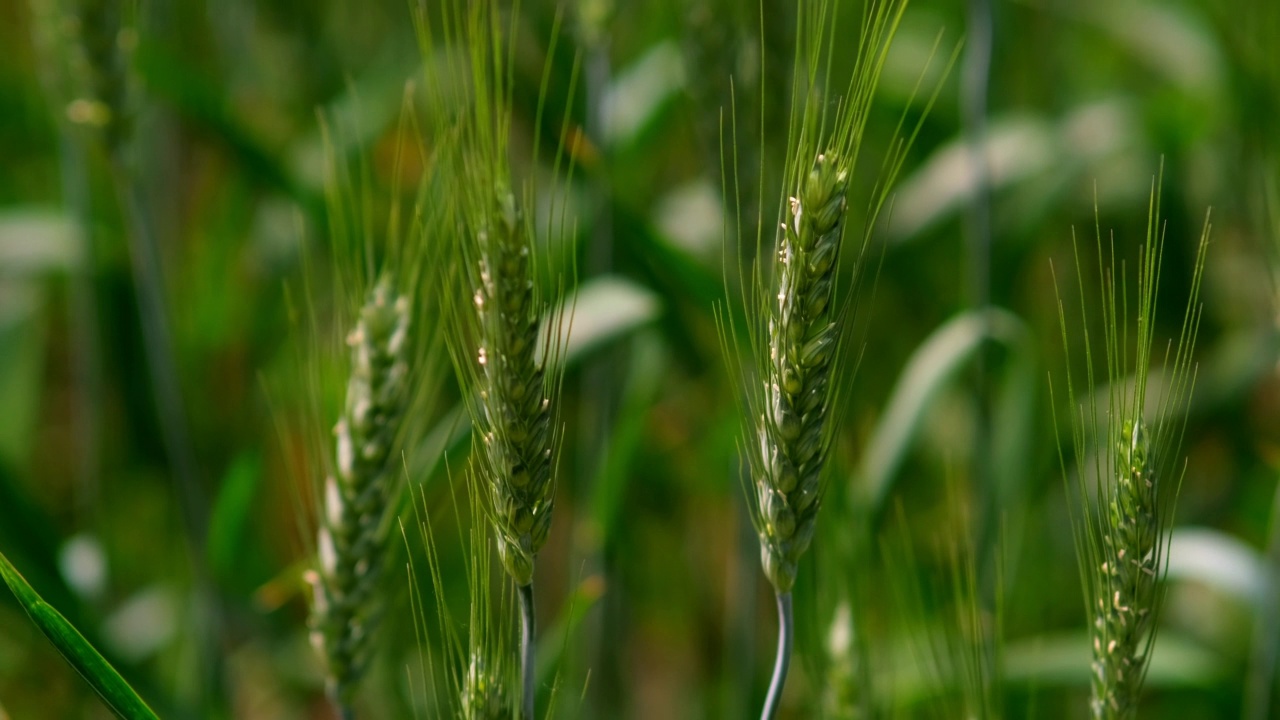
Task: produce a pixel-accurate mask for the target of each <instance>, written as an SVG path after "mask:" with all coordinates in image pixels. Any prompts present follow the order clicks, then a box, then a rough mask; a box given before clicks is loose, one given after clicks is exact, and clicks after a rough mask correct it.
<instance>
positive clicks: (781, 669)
mask: <svg viewBox="0 0 1280 720" xmlns="http://www.w3.org/2000/svg"><path fill="white" fill-rule="evenodd" d="M775 597H776V598H777V601H778V654H777V656H776V657H775V658H774V660H773V678H772V679H771V680H770V681H769V692H768V693H767V694H766V695H765V698H764V710H762V711H761V713H760V720H773V718H774V716H775V715H777V713H778V704H779V703H780V702H781V701H782V688H783V686H784V685H786V683H787V670H788V669H789V668H790V667H791V645H792V636H793V635H794V634H795V614H794V613H793V612H792V609H791V593H790V592H780V593H777V594H776V595H775Z"/></svg>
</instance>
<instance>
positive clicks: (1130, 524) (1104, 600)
mask: <svg viewBox="0 0 1280 720" xmlns="http://www.w3.org/2000/svg"><path fill="white" fill-rule="evenodd" d="M1151 453H1152V448H1151V447H1150V445H1149V443H1148V439H1147V433H1146V430H1145V429H1144V428H1143V425H1142V422H1141V421H1139V420H1133V421H1125V422H1124V424H1123V426H1122V427H1121V430H1120V437H1118V438H1117V440H1116V455H1115V473H1116V485H1115V488H1114V491H1113V492H1112V493H1111V494H1110V499H1109V502H1108V507H1107V512H1106V515H1105V516H1104V517H1105V523H1106V524H1105V526H1104V531H1103V536H1102V546H1101V548H1100V550H1101V552H1102V555H1103V557H1104V558H1105V559H1104V561H1103V562H1102V563H1101V564H1100V565H1099V566H1098V580H1097V583H1098V584H1097V588H1098V592H1097V594H1096V598H1095V599H1096V602H1097V612H1096V613H1095V614H1094V626H1093V676H1092V682H1093V703H1092V709H1093V715H1094V717H1096V718H1112V717H1129V716H1130V715H1131V714H1132V713H1133V712H1134V710H1136V708H1137V700H1138V695H1139V691H1140V690H1141V687H1142V679H1143V675H1144V672H1143V670H1144V666H1145V665H1146V660H1147V657H1146V650H1147V643H1146V638H1147V637H1148V632H1149V627H1150V625H1151V620H1152V618H1153V616H1154V610H1155V608H1156V605H1157V598H1156V580H1157V579H1158V577H1159V572H1160V567H1158V565H1157V561H1158V560H1159V558H1160V552H1159V548H1157V547H1156V543H1157V542H1159V539H1160V527H1161V524H1160V520H1159V515H1158V513H1159V508H1158V506H1157V504H1156V490H1157V488H1156V486H1157V482H1158V480H1157V476H1156V469H1155V466H1156V463H1155V458H1154V457H1152V454H1151Z"/></svg>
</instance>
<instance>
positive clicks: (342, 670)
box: [310, 279, 411, 707]
mask: <svg viewBox="0 0 1280 720" xmlns="http://www.w3.org/2000/svg"><path fill="white" fill-rule="evenodd" d="M409 330H410V315H409V299H408V298H407V297H406V296H404V295H400V294H398V293H397V292H396V290H395V289H394V288H393V287H392V285H391V283H390V282H389V281H388V280H386V279H383V280H381V281H379V282H378V283H377V284H376V285H375V286H374V287H373V289H372V290H371V291H370V293H369V296H368V299H367V300H366V302H365V304H364V306H363V307H362V308H361V310H360V315H359V319H358V320H357V322H356V325H355V328H354V329H353V330H352V331H351V334H350V335H348V337H347V345H348V346H349V347H350V349H351V373H350V378H349V380H348V384H347V394H346V405H345V408H344V410H343V413H342V417H341V419H340V420H338V423H337V425H336V426H335V427H334V431H333V432H334V436H335V439H336V443H335V448H336V449H335V455H336V465H337V472H336V473H334V474H333V475H331V476H330V477H328V478H327V479H326V480H325V483H324V499H323V514H322V517H321V522H320V530H319V533H318V536H317V547H318V556H319V557H318V563H317V567H316V569H315V572H314V573H312V575H311V576H310V577H311V580H312V585H313V590H314V600H315V602H314V606H313V610H312V620H311V625H312V633H311V639H312V643H313V644H314V645H315V646H316V648H317V650H318V651H319V652H320V654H321V656H322V658H323V659H324V663H325V670H326V676H327V681H328V687H329V692H330V694H331V696H332V697H333V698H334V699H335V701H336V702H337V703H338V704H339V705H340V706H343V707H347V706H349V705H350V703H351V700H352V698H353V695H354V693H355V690H356V688H357V685H358V683H359V681H360V679H361V677H362V675H363V674H364V671H365V669H366V668H367V667H368V663H369V659H370V656H371V652H370V649H371V647H372V645H371V642H370V638H371V636H372V635H373V633H374V632H375V630H376V628H377V625H378V620H379V615H380V611H381V603H380V599H381V598H380V593H379V580H380V578H381V575H382V571H383V565H384V562H383V560H384V549H385V546H386V540H387V534H388V529H389V522H388V518H389V516H390V514H391V513H390V509H391V507H392V506H393V502H392V500H393V498H392V495H391V493H392V489H393V487H395V483H394V482H393V479H394V478H395V477H396V475H395V472H396V470H395V468H396V463H395V462H394V461H393V455H392V450H393V448H394V447H395V441H396V436H397V434H398V432H399V428H400V421H401V418H402V416H403V413H404V410H405V407H406V403H407V401H408V398H409V396H410V388H409V381H410V373H411V368H410V366H409V358H410V353H409V342H408V339H409Z"/></svg>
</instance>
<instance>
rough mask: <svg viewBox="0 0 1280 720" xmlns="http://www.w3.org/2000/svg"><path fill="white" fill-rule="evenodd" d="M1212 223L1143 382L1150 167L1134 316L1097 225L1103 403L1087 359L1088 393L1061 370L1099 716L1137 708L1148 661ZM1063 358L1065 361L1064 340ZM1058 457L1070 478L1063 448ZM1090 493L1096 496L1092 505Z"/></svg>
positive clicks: (1151, 279)
mask: <svg viewBox="0 0 1280 720" xmlns="http://www.w3.org/2000/svg"><path fill="white" fill-rule="evenodd" d="M1210 228H1211V226H1210V224H1209V221H1208V218H1207V217H1206V220H1205V225H1204V229H1203V230H1202V233H1201V236H1200V243H1199V246H1198V248H1197V252H1196V257H1195V265H1194V268H1195V270H1194V273H1193V277H1192V280H1191V286H1190V287H1191V289H1190V293H1189V296H1188V298H1187V305H1186V310H1185V312H1184V315H1183V322H1182V329H1181V331H1180V334H1179V337H1178V338H1177V340H1176V341H1174V342H1170V343H1169V345H1168V348H1167V349H1166V352H1165V355H1164V359H1163V371H1164V383H1163V384H1162V387H1160V388H1159V389H1152V390H1149V389H1148V376H1149V374H1150V372H1151V371H1152V370H1153V369H1154V368H1155V363H1154V362H1153V350H1154V329H1153V324H1154V317H1155V309H1156V307H1155V299H1156V296H1157V291H1158V289H1159V279H1160V265H1161V258H1162V256H1163V246H1164V228H1163V225H1162V221H1161V219H1160V194H1159V178H1158V177H1157V179H1156V180H1155V182H1154V183H1153V187H1152V192H1151V203H1150V206H1149V214H1148V222H1147V237H1146V242H1145V243H1144V244H1143V246H1142V249H1141V253H1140V258H1139V263H1138V265H1139V272H1138V278H1137V281H1138V282H1137V286H1138V288H1137V303H1136V306H1135V309H1136V313H1134V315H1133V316H1130V314H1129V312H1130V305H1129V298H1128V297H1127V287H1128V286H1127V283H1126V282H1125V278H1124V276H1123V270H1116V269H1115V268H1116V262H1115V248H1114V242H1112V243H1111V246H1110V256H1109V258H1108V257H1107V256H1106V255H1105V254H1104V247H1103V238H1102V233H1101V231H1100V229H1098V231H1097V244H1098V249H1097V252H1098V266H1099V268H1101V269H1102V272H1103V290H1102V295H1103V298H1102V300H1103V302H1102V305H1103V320H1104V346H1105V347H1104V350H1105V357H1106V368H1107V377H1106V380H1107V381H1108V385H1107V388H1106V391H1105V397H1104V398H1103V399H1102V402H1105V407H1102V406H1100V404H1099V398H1098V395H1099V393H1098V392H1095V379H1094V376H1093V370H1092V367H1090V369H1089V373H1088V376H1087V378H1086V386H1085V387H1086V389H1085V394H1086V395H1087V397H1086V395H1082V394H1080V393H1079V392H1078V391H1077V389H1076V387H1075V385H1074V383H1073V382H1072V379H1071V375H1070V373H1068V374H1067V394H1068V400H1069V401H1070V403H1071V406H1072V408H1073V411H1074V412H1073V419H1072V436H1073V442H1074V447H1075V452H1076V457H1077V461H1078V463H1079V468H1078V469H1077V473H1078V475H1079V483H1080V487H1079V491H1080V495H1081V497H1082V501H1081V508H1082V511H1081V513H1080V515H1079V516H1078V517H1073V521H1074V522H1073V529H1074V533H1075V540H1076V545H1077V552H1078V556H1079V559H1080V573H1081V581H1082V585H1083V587H1084V588H1085V599H1086V610H1087V612H1088V616H1089V620H1090V633H1091V636H1092V653H1093V660H1092V664H1091V695H1092V699H1091V702H1090V709H1091V713H1092V716H1093V717H1094V718H1097V719H1098V720H1121V719H1124V718H1132V717H1134V716H1135V715H1136V712H1137V708H1138V701H1139V698H1140V696H1141V691H1142V685H1143V681H1144V679H1145V677H1146V669H1147V661H1148V659H1149V658H1150V654H1151V648H1152V647H1153V645H1154V643H1155V638H1156V630H1157V619H1158V616H1159V612H1160V607H1161V600H1162V595H1161V593H1160V590H1159V585H1160V580H1161V578H1162V576H1163V574H1164V572H1165V569H1166V567H1167V564H1168V549H1169V541H1170V537H1171V535H1170V533H1169V527H1168V521H1169V518H1170V516H1171V514H1172V508H1173V503H1174V502H1175V500H1176V497H1177V491H1178V487H1179V486H1180V484H1181V479H1182V471H1183V469H1184V468H1183V467H1181V466H1179V465H1178V464H1177V461H1176V457H1177V455H1178V447H1179V445H1180V443H1181V437H1182V431H1183V429H1184V428H1185V424H1186V416H1185V407H1186V403H1187V402H1188V400H1189V398H1190V395H1191V391H1192V389H1193V387H1194V384H1195V368H1194V364H1193V363H1192V360H1191V353H1192V351H1193V350H1194V348H1195V341H1196V335H1197V333H1198V330H1199V325H1200V305H1199V294H1200V283H1201V279H1202V276H1203V269H1204V263H1205V253H1206V251H1207V248H1208V238H1209V232H1210ZM1076 264H1077V279H1078V280H1079V282H1080V286H1081V291H1080V309H1081V312H1082V313H1084V312H1085V311H1086V310H1087V307H1088V303H1087V302H1086V300H1085V293H1084V281H1083V274H1082V271H1080V270H1079V265H1080V263H1079V261H1078V254H1077V263H1076ZM1117 275H1119V278H1118V285H1117V277H1116V276H1117ZM1055 284H1056V280H1055ZM1059 298H1061V295H1060V294H1059ZM1059 319H1060V327H1061V331H1062V338H1063V344H1064V347H1065V346H1067V345H1068V344H1069V343H1068V339H1069V336H1070V333H1069V331H1068V329H1067V321H1066V314H1065V311H1064V309H1063V306H1062V303H1061V300H1059ZM1132 319H1136V321H1137V330H1136V332H1135V333H1134V336H1133V342H1134V346H1133V348H1132V349H1131V348H1130V346H1129V342H1130V333H1129V323H1130V321H1131V320H1132ZM1083 338H1084V351H1085V360H1086V363H1087V364H1089V365H1091V364H1092V362H1093V350H1092V346H1091V342H1092V341H1091V338H1090V335H1089V326H1088V323H1087V322H1085V323H1084V324H1083ZM1131 352H1132V355H1131ZM1067 357H1068V360H1070V352H1069V350H1068V352H1067ZM1131 358H1132V360H1131ZM1130 372H1132V376H1130V375H1129V373H1130ZM1051 389H1052V386H1051ZM1150 395H1154V397H1149V396H1150ZM1089 457H1092V458H1093V460H1092V467H1089V463H1087V462H1086V458H1089ZM1062 463H1063V474H1064V477H1067V474H1066V460H1065V458H1063V459H1062ZM1089 476H1091V477H1092V478H1093V479H1092V480H1090V479H1088V478H1089ZM1091 495H1096V503H1097V507H1096V508H1095V507H1094V501H1093V500H1092V499H1090V496H1091Z"/></svg>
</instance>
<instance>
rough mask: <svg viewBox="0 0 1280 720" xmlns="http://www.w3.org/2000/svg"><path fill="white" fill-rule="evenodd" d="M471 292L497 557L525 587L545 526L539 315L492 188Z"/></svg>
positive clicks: (513, 215) (545, 400) (523, 246)
mask: <svg viewBox="0 0 1280 720" xmlns="http://www.w3.org/2000/svg"><path fill="white" fill-rule="evenodd" d="M477 240H478V243H477V245H478V246H479V250H480V258H479V263H480V274H479V279H480V283H479V287H478V288H476V292H475V305H476V312H477V315H478V318H479V327H480V341H481V345H480V347H479V349H478V354H477V361H478V362H479V364H480V366H481V377H482V381H481V386H482V387H481V391H480V392H481V407H482V414H481V417H480V421H481V425H482V437H483V442H484V456H485V464H486V466H487V468H488V471H489V472H487V473H485V475H486V482H487V486H488V489H489V500H490V504H491V508H492V511H493V525H494V531H495V533H496V535H497V539H498V557H499V558H500V559H501V560H502V565H503V567H505V568H506V570H507V572H508V573H509V574H510V575H511V577H512V579H514V580H515V582H516V585H519V586H525V585H528V584H529V583H531V582H533V560H534V556H535V555H537V553H538V550H539V549H541V547H542V545H543V543H545V542H546V540H547V532H548V531H549V530H550V528H551V508H552V504H553V502H552V500H553V497H552V495H553V493H552V490H553V489H554V488H553V484H552V481H551V457H552V450H551V400H550V398H549V397H547V393H546V392H545V391H544V385H543V370H544V369H543V366H542V364H541V363H540V362H539V361H538V359H537V358H536V355H535V350H536V348H537V346H538V325H539V315H540V313H539V312H538V307H537V303H535V301H534V294H533V279H532V276H531V271H530V247H529V242H528V239H527V236H526V234H525V228H524V224H523V220H522V218H521V215H520V212H519V210H518V209H517V207H516V201H515V197H514V196H513V195H512V194H511V193H510V192H505V191H499V193H498V197H497V201H496V203H495V212H494V213H493V215H492V221H491V223H490V224H489V226H488V227H487V228H485V229H483V230H481V231H480V233H479V236H478V238H477Z"/></svg>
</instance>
